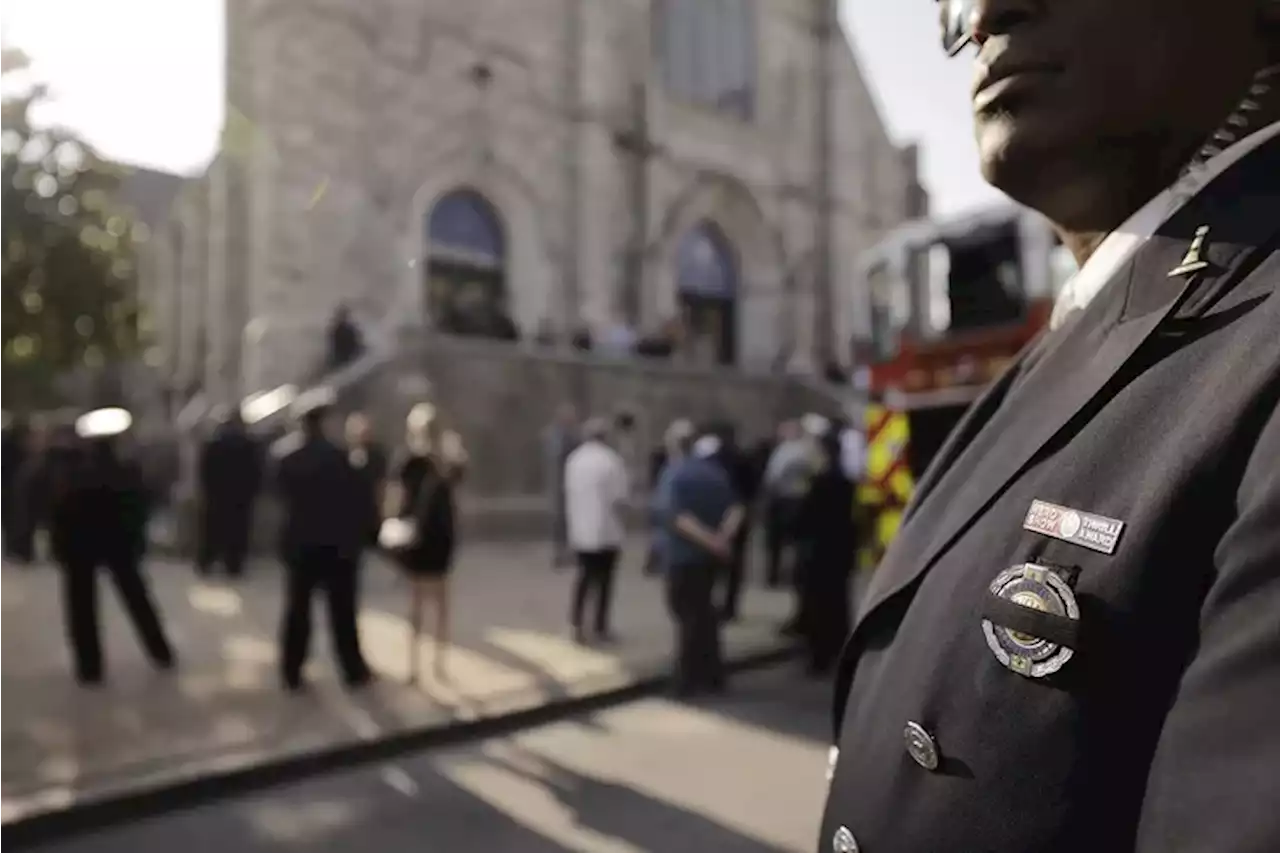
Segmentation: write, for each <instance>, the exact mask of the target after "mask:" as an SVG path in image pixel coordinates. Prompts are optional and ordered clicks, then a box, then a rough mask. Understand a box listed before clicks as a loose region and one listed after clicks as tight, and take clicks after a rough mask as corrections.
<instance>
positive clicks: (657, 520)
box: [644, 418, 698, 575]
mask: <svg viewBox="0 0 1280 853" xmlns="http://www.w3.org/2000/svg"><path fill="white" fill-rule="evenodd" d="M697 434H698V430H697V428H696V427H695V426H694V425H693V422H692V421H690V420H688V419H686V418H677V419H675V420H674V421H672V422H671V423H670V424H669V425H668V426H667V429H666V431H665V432H664V433H663V434H662V445H661V446H660V447H658V448H657V449H656V450H654V452H653V454H652V455H651V456H650V459H649V493H650V496H651V499H652V498H653V497H654V496H657V495H658V494H659V489H658V486H659V484H660V483H661V482H662V476H663V474H664V473H665V472H666V470H667V468H668V467H669V466H671V465H674V464H675V463H676V462H678V461H680V460H681V459H683V458H684V456H685V454H686V453H688V451H689V447H690V445H691V444H692V443H693V440H694V439H695V438H696V437H697ZM654 510H655V506H654V505H653V504H652V500H651V506H650V516H651V517H650V525H651V527H650V533H649V552H648V554H647V555H646V556H645V561H644V573H645V574H646V575H659V574H661V573H662V570H663V566H664V565H665V561H666V553H665V549H664V545H665V542H666V533H665V531H664V530H663V527H662V525H663V522H662V518H661V515H660V514H655V512H654Z"/></svg>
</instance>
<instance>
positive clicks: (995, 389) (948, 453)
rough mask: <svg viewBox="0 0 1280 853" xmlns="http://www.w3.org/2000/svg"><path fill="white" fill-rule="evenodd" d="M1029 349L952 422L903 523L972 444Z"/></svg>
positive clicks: (1019, 367)
mask: <svg viewBox="0 0 1280 853" xmlns="http://www.w3.org/2000/svg"><path fill="white" fill-rule="evenodd" d="M1037 340H1038V339H1037ZM1033 347H1034V343H1033V344H1032V345H1031V346H1030V347H1028V348H1027V350H1026V351H1025V352H1024V353H1023V354H1022V355H1020V356H1019V357H1018V359H1017V361H1016V362H1014V364H1013V365H1012V366H1010V368H1009V369H1008V370H1006V371H1004V373H1002V374H1001V375H1000V377H999V378H997V379H996V381H995V382H993V383H991V384H990V385H989V386H987V388H986V390H985V391H983V392H982V394H981V395H980V396H979V397H978V399H977V400H976V401H975V402H974V404H973V405H972V406H970V407H969V408H968V410H967V411H966V412H965V413H964V415H963V416H961V418H960V420H959V421H957V422H956V425H955V427H954V428H953V429H952V430H951V433H950V434H949V435H948V436H947V439H946V441H944V442H943V443H942V447H941V448H940V449H939V450H938V455H937V456H935V457H934V459H933V461H932V462H930V463H929V467H928V468H926V469H925V472H924V474H923V475H922V476H921V477H920V481H919V482H918V483H917V484H916V488H915V493H914V494H913V495H912V496H911V502H910V503H909V504H908V505H907V510H906V514H905V516H904V521H906V520H909V519H910V518H911V517H912V516H913V515H915V512H916V509H917V507H919V506H920V504H921V503H923V502H924V499H925V498H927V497H928V496H929V493H930V492H932V491H933V487H934V486H936V485H937V483H938V480H939V478H940V477H941V476H942V475H943V474H944V473H945V472H946V471H947V470H948V469H950V468H951V465H952V463H953V462H955V459H956V457H957V456H958V455H959V454H960V453H961V451H963V450H964V449H965V448H966V447H968V446H969V443H970V442H971V441H973V437H974V436H975V435H977V434H978V431H979V430H981V429H982V427H983V426H984V425H985V424H986V423H987V422H988V421H990V420H991V416H992V415H994V414H995V412H996V410H997V409H999V408H1000V404H1001V402H1003V401H1004V398H1005V396H1006V395H1007V394H1008V393H1009V389H1010V387H1012V385H1013V383H1014V382H1015V381H1016V379H1017V377H1018V376H1019V374H1020V373H1021V372H1022V369H1023V366H1024V364H1025V362H1026V358H1027V355H1026V353H1027V352H1030V351H1031V349H1032V348H1033Z"/></svg>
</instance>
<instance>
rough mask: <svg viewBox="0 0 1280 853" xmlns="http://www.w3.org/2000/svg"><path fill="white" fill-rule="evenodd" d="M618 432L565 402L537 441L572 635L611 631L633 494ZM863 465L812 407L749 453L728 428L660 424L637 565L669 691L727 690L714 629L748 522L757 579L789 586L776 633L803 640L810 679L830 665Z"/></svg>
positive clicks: (737, 578) (738, 572) (839, 429)
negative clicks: (669, 662) (665, 614)
mask: <svg viewBox="0 0 1280 853" xmlns="http://www.w3.org/2000/svg"><path fill="white" fill-rule="evenodd" d="M623 432H625V430H624V429H620V428H619V425H618V424H617V423H616V422H611V421H610V420H609V419H606V418H598V417H596V418H589V419H587V420H586V421H584V422H583V423H581V424H580V425H579V424H578V423H577V422H576V419H575V415H574V412H573V410H572V408H571V407H567V406H566V407H564V408H563V409H562V410H561V411H560V413H559V415H558V417H557V420H556V422H555V423H554V424H553V425H552V427H551V428H550V429H549V430H548V431H547V435H546V439H547V458H548V461H549V463H550V465H551V466H553V467H552V476H551V478H550V479H551V482H552V483H553V485H554V486H555V490H554V494H553V501H554V507H555V513H554V518H555V527H554V538H555V541H556V542H557V546H558V547H557V549H556V553H555V560H556V562H557V563H560V564H564V563H567V562H571V561H572V562H575V563H576V565H577V577H576V579H575V583H574V591H573V595H572V600H571V606H570V625H571V628H572V631H573V635H574V637H575V638H576V639H577V640H579V641H580V642H587V641H588V639H589V638H590V639H591V640H595V641H605V642H607V641H610V640H612V639H613V638H612V634H611V631H610V620H609V613H610V603H611V596H612V590H613V577H614V574H615V572H616V570H617V566H618V563H619V557H620V553H621V551H622V549H623V548H624V547H625V543H626V541H627V537H626V529H627V524H626V521H627V519H626V515H627V512H628V509H629V508H630V506H631V496H632V494H633V490H632V489H631V487H630V483H629V474H628V466H627V463H626V460H625V458H624V456H623V454H622V453H620V452H619V451H618V449H617V448H616V447H615V446H613V445H615V444H616V443H617V439H618V438H619V436H620V434H621V433H623ZM860 466H861V459H860V445H859V435H858V434H857V433H856V431H854V430H852V429H850V428H849V427H848V426H847V425H844V424H840V423H836V422H832V421H830V420H828V419H826V418H823V417H821V416H818V415H809V416H806V417H805V418H804V419H802V420H801V421H786V422H784V423H782V424H781V425H780V426H779V428H778V432H777V435H776V436H775V437H773V438H771V439H769V440H766V441H762V442H760V443H759V444H757V445H756V446H754V447H752V448H749V449H745V448H743V447H741V446H740V445H739V444H738V441H737V437H736V435H735V430H734V429H733V427H732V426H731V425H729V424H725V423H712V424H707V425H704V426H698V425H695V424H693V423H692V422H689V421H686V420H678V421H676V422H674V423H672V424H671V425H670V427H669V428H668V429H667V431H666V434H665V436H664V441H663V444H662V446H661V447H660V448H658V449H656V450H655V452H654V454H653V459H652V463H651V466H650V479H651V483H650V489H649V505H648V507H647V510H648V522H649V523H648V528H649V552H648V555H647V558H646V560H645V570H646V572H647V573H649V574H652V575H657V576H660V577H661V578H662V580H663V583H664V586H665V598H666V603H667V606H668V609H669V611H670V613H671V616H672V619H673V622H674V623H675V626H676V638H677V641H676V654H675V667H674V675H675V679H674V681H675V689H676V691H677V692H678V693H681V694H690V693H697V692H703V691H716V690H719V689H722V688H723V687H724V669H723V662H722V657H721V652H720V632H721V627H722V626H723V625H724V624H726V623H729V622H733V621H734V620H736V619H737V618H738V616H739V606H740V601H741V597H742V594H743V588H744V582H745V580H746V579H747V575H748V564H749V562H750V557H751V554H752V549H751V547H750V543H751V541H752V539H751V536H752V533H753V531H754V530H756V529H757V528H759V529H760V531H761V532H762V533H763V535H764V540H765V548H764V549H763V550H764V554H765V561H764V572H763V579H764V581H765V583H766V584H767V585H768V586H770V587H774V588H777V587H781V586H783V585H784V584H787V583H789V584H790V585H791V587H792V589H793V591H794V596H795V605H794V611H793V614H792V616H791V618H790V619H788V620H787V622H786V623H785V624H783V625H781V626H780V630H781V631H782V632H784V633H786V634H789V635H792V636H795V637H798V638H801V639H803V641H804V643H805V646H806V649H807V657H806V662H807V665H808V669H809V671H810V672H811V673H813V674H815V675H824V674H826V673H828V672H829V671H830V669H831V667H832V665H833V664H834V662H835V660H836V657H837V656H838V654H839V650H840V645H841V643H842V642H843V640H844V637H845V634H846V633H847V631H848V627H849V622H850V610H851V606H852V602H851V596H852V590H851V576H852V571H853V568H854V561H855V555H856V552H857V542H858V535H857V524H856V514H855V503H854V501H855V493H854V492H855V490H854V482H855V480H856V478H857V476H858V474H859V470H860ZM588 603H590V604H591V605H592V607H593V612H592V613H591V621H590V623H589V624H588V621H587V615H588V614H587V613H586V609H587V605H588Z"/></svg>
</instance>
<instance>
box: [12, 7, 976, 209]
mask: <svg viewBox="0 0 1280 853" xmlns="http://www.w3.org/2000/svg"><path fill="white" fill-rule="evenodd" d="M774 1H775V0H763V2H774ZM222 8H223V7H222V0H3V5H2V6H0V36H2V37H3V40H4V43H5V44H6V45H8V46H12V47H18V48H21V49H22V50H24V51H25V52H26V53H27V54H28V55H29V56H30V57H31V58H32V71H33V73H34V74H35V75H36V76H38V77H39V78H40V79H42V80H44V81H46V82H48V83H49V84H51V86H52V88H53V91H54V94H55V97H56V103H55V104H53V105H52V106H51V107H50V108H49V112H48V114H47V118H48V119H49V120H51V121H55V122H57V123H59V124H64V125H66V126H68V127H71V128H73V129H75V130H76V131H78V132H80V133H81V134H82V135H83V136H84V137H85V138H86V139H87V140H88V141H89V142H90V143H91V144H93V145H94V146H95V147H97V148H98V149H99V151H100V152H101V153H102V154H104V155H105V156H108V157H112V158H117V159H120V160H124V161H128V162H131V163H136V164H140V165H148V166H154V167H156V168H161V169H166V170H170V171H177V172H184V173H190V172H194V171H197V170H198V169H200V168H201V167H203V165H204V164H205V163H207V162H208V160H209V159H210V158H211V157H212V155H213V151H214V148H215V146H216V144H217V138H218V133H219V131H220V129H221V124H222V67H223V66H222V51H223V20H222ZM841 12H842V18H843V21H844V24H845V28H846V31H847V32H849V34H850V36H851V38H852V40H853V43H854V47H855V50H856V51H857V55H858V57H859V61H860V63H861V65H862V69H863V73H864V74H865V75H866V76H867V78H868V79H869V81H870V84H871V88H872V90H873V91H874V92H875V94H876V98H877V101H878V103H879V104H880V108H881V116H882V118H883V119H884V120H885V122H886V123H887V124H888V127H889V131H890V133H891V134H892V135H893V137H894V139H896V140H898V141H899V142H908V141H918V142H920V143H921V145H922V147H923V155H924V162H923V169H924V179H925V185H926V187H927V188H928V189H929V191H930V195H931V201H932V204H933V207H934V210H935V211H936V212H937V213H939V214H942V215H947V214H951V213H956V212H959V211H962V210H966V209H969V208H972V207H974V206H977V205H981V204H985V203H988V202H990V201H993V200H995V199H997V198H999V197H1000V196H999V194H998V193H996V192H995V191H994V190H992V189H991V188H989V187H987V186H986V184H984V183H983V181H982V179H981V177H979V175H978V171H977V166H976V156H977V155H976V151H975V147H974V143H973V135H972V133H971V131H970V124H969V111H968V85H969V69H968V67H967V65H966V62H965V60H963V59H955V60H947V59H946V58H945V57H944V56H943V54H942V52H941V51H940V49H939V47H938V35H937V31H936V21H937V13H936V11H935V7H934V3H933V0H842V9H841Z"/></svg>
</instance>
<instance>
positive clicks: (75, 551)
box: [46, 409, 176, 686]
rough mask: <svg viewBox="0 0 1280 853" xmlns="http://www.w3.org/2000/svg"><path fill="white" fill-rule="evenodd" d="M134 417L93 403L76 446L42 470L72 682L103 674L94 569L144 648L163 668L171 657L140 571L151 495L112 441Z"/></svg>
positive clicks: (80, 422) (90, 681)
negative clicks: (108, 584)
mask: <svg viewBox="0 0 1280 853" xmlns="http://www.w3.org/2000/svg"><path fill="white" fill-rule="evenodd" d="M132 423H133V418H132V416H131V415H130V414H129V413H128V412H127V411H125V410H124V409H98V410H95V411H92V412H88V413H86V414H85V415H83V416H81V417H80V418H79V419H77V420H76V422H75V434H76V436H77V438H78V443H77V445H76V446H74V447H72V446H65V447H62V448H60V452H59V454H58V456H57V459H56V461H55V460H51V463H52V464H51V465H50V467H49V468H48V469H47V470H46V477H47V484H48V489H49V492H48V498H49V540H50V545H51V548H52V551H53V557H54V560H55V561H56V562H57V563H58V565H59V568H60V569H61V578H62V606H63V618H64V620H65V623H66V628H67V638H68V640H69V641H70V645H71V657H72V661H73V663H74V667H75V676H76V680H77V681H79V682H80V684H82V685H86V686H93V685H97V684H100V683H101V682H102V680H103V676H104V674H105V673H104V666H103V654H102V636H101V635H102V629H101V625H100V621H99V607H98V581H97V576H98V571H99V570H100V569H101V570H104V571H106V573H107V575H108V576H109V577H110V578H111V580H112V581H113V583H114V584H115V587H116V591H117V592H118V593H119V595H120V601H121V603H123V604H124V608H125V612H126V613H127V614H128V615H129V619H130V621H131V622H132V623H133V627H134V630H135V631H137V633H138V637H139V639H141V640H142V646H143V648H144V649H145V650H146V652H147V655H148V656H149V657H150V658H151V660H152V662H153V663H154V664H155V665H156V666H157V667H158V668H160V669H171V668H172V667H173V666H174V663H175V660H176V658H175V655H174V653H173V647H172V646H171V645H170V644H169V640H168V638H167V636H166V635H165V630H164V626H163V625H162V624H161V622H160V615H159V613H158V612H157V610H156V606H155V602H154V601H153V599H152V597H151V593H150V590H149V589H148V587H147V582H146V579H145V577H144V576H143V573H142V559H143V556H144V555H145V554H146V545H147V517H148V512H149V506H150V496H149V495H148V494H147V491H146V488H145V486H144V484H143V478H142V471H141V469H140V468H139V467H138V466H137V465H136V464H134V463H133V461H132V460H129V459H127V458H125V457H124V455H123V454H122V453H121V452H120V450H119V448H118V446H117V443H116V442H117V439H118V438H119V436H121V435H123V434H124V433H125V432H126V431H127V430H128V429H129V427H130V426H131V425H132Z"/></svg>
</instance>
